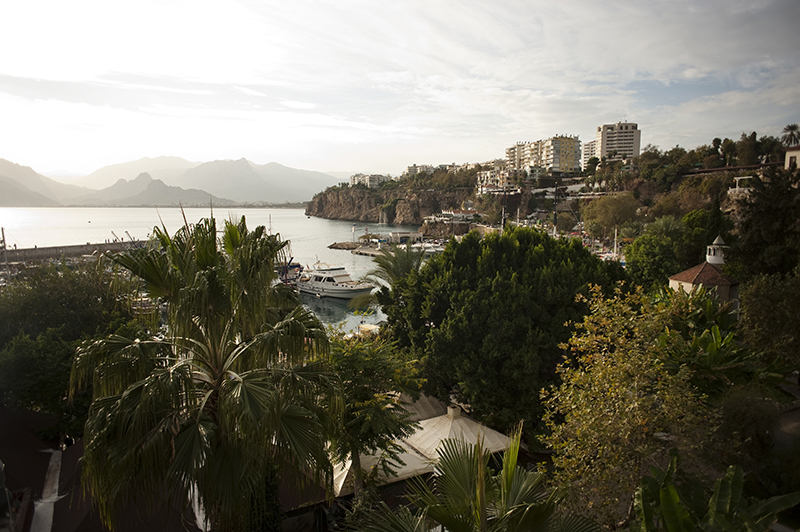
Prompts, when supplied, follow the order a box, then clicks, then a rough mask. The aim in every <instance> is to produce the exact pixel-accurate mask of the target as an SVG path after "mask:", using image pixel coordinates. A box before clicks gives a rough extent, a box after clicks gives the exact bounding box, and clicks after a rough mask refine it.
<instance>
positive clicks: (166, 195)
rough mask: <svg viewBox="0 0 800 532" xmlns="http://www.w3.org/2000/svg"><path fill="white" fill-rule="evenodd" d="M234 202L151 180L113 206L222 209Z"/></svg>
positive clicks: (202, 191) (158, 180)
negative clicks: (135, 192)
mask: <svg viewBox="0 0 800 532" xmlns="http://www.w3.org/2000/svg"><path fill="white" fill-rule="evenodd" d="M234 203H235V202H233V201H231V200H229V199H225V198H218V197H216V196H212V195H211V194H209V193H208V192H206V191H204V190H197V189H194V188H190V189H188V190H185V189H182V188H180V187H171V186H169V185H166V184H164V182H163V181H161V180H160V179H155V180H152V181H151V182H150V183H148V185H147V188H146V189H145V190H143V191H142V192H140V193H139V194H136V195H135V196H131V197H129V198H125V199H121V200H117V201H115V202H113V205H118V206H127V207H136V206H143V205H148V206H149V205H155V206H174V205H183V206H184V207H200V206H208V205H214V206H215V207H216V206H220V207H224V206H228V205H234Z"/></svg>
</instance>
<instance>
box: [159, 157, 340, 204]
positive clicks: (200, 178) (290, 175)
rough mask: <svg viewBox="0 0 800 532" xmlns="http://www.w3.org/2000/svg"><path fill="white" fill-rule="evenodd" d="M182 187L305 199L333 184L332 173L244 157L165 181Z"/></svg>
mask: <svg viewBox="0 0 800 532" xmlns="http://www.w3.org/2000/svg"><path fill="white" fill-rule="evenodd" d="M167 182H169V183H171V184H174V185H178V186H181V187H193V188H201V189H203V190H207V191H209V192H210V193H212V194H216V195H218V196H225V197H228V198H231V199H232V200H234V201H238V202H245V203H258V202H268V203H284V202H293V201H308V200H310V199H311V198H312V197H313V196H314V194H316V193H317V192H320V191H321V190H324V189H325V188H327V187H329V186H331V185H335V184H336V183H337V180H336V178H335V177H333V176H329V175H328V174H323V173H322V172H312V171H309V170H298V169H295V168H289V167H287V166H283V165H281V164H278V163H268V164H263V165H258V164H255V163H252V162H250V161H248V160H247V159H238V160H236V161H231V160H225V161H212V162H208V163H204V164H201V165H199V166H197V167H195V168H192V169H190V170H187V171H186V172H184V174H183V175H182V176H180V178H178V179H176V180H174V181H167Z"/></svg>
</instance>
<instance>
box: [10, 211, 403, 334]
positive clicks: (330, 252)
mask: <svg viewBox="0 0 800 532" xmlns="http://www.w3.org/2000/svg"><path fill="white" fill-rule="evenodd" d="M213 214H214V217H215V218H216V220H217V227H221V226H222V222H223V220H226V219H230V218H233V219H239V218H240V217H241V216H244V217H245V219H246V220H247V226H248V227H250V228H254V227H256V226H257V225H263V226H265V227H267V228H268V229H270V228H271V231H272V233H273V234H275V233H278V234H280V235H281V237H282V238H283V239H284V240H289V241H290V242H291V252H292V255H293V256H294V260H295V261H297V262H300V263H301V264H303V265H309V266H310V265H312V264H314V262H316V261H317V260H320V261H322V262H327V263H331V264H338V265H342V266H345V267H346V268H347V270H348V271H349V272H350V274H351V275H352V276H353V278H359V277H363V276H364V275H365V274H366V273H367V272H368V271H369V270H370V269H371V268H372V266H373V264H372V259H371V258H370V257H364V256H360V255H353V254H352V253H350V252H349V251H342V250H335V249H328V245H330V244H331V243H333V242H344V241H350V240H353V239H354V238H358V236H359V235H363V234H364V232H365V229H368V230H369V232H370V233H381V234H385V235H388V233H389V232H390V231H413V230H416V229H417V227H416V226H413V227H412V226H387V225H381V224H364V223H358V224H356V225H355V226H354V225H353V223H352V222H343V221H338V220H325V219H322V218H314V217H308V216H306V215H305V214H303V210H302V209H230V210H226V209H214V213H213ZM210 215H211V211H210V210H209V209H206V208H194V209H184V210H183V212H181V210H180V209H179V208H177V207H175V208H163V207H162V208H158V209H156V208H144V207H143V208H59V207H40V208H8V207H0V227H3V229H4V231H5V235H6V241H7V244H8V246H9V247H13V246H14V245H16V246H17V247H19V248H32V247H34V246H38V247H46V246H59V245H70V244H86V243H87V242H91V243H96V242H105V241H107V240H108V241H113V240H114V239H116V238H121V239H124V240H129V239H131V238H134V239H146V238H148V236H149V235H150V233H151V232H152V230H153V227H154V226H161V225H162V223H163V225H164V226H165V227H166V228H167V230H168V231H169V232H170V233H173V232H175V230H177V229H178V228H180V227H181V226H182V225H183V224H184V216H185V218H186V221H188V222H189V223H195V222H197V221H199V220H200V219H202V218H207V217H209V216H210ZM304 303H305V304H306V305H307V306H309V307H310V308H311V309H312V310H314V311H315V312H316V313H317V315H318V316H319V317H320V319H322V320H323V321H325V322H326V323H330V324H339V323H342V326H343V328H345V329H347V330H351V329H352V328H353V327H355V326H356V325H358V323H359V322H361V321H362V320H363V321H366V322H367V323H377V322H378V321H380V320H381V319H383V317H384V316H382V315H381V314H377V315H373V316H367V317H363V316H360V315H357V314H356V313H354V312H353V311H352V310H350V309H348V308H347V306H346V304H345V303H342V302H338V301H332V300H317V299H313V298H307V299H306V298H305V296H304Z"/></svg>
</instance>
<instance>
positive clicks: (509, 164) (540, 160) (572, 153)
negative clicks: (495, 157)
mask: <svg viewBox="0 0 800 532" xmlns="http://www.w3.org/2000/svg"><path fill="white" fill-rule="evenodd" d="M580 162H581V141H580V139H579V138H578V136H577V135H557V136H555V137H550V138H548V139H543V140H536V141H533V142H518V143H516V144H515V145H514V146H511V147H510V148H507V149H506V168H508V171H509V172H511V173H518V172H526V173H527V174H528V175H529V176H531V175H536V174H538V173H540V172H542V171H544V172H549V173H575V172H580V170H581V164H580Z"/></svg>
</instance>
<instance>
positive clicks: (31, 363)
mask: <svg viewBox="0 0 800 532" xmlns="http://www.w3.org/2000/svg"><path fill="white" fill-rule="evenodd" d="M106 266H107V263H106V262H98V261H87V262H81V263H77V264H67V263H61V264H49V265H43V266H39V267H37V268H31V269H28V270H25V271H23V272H22V273H21V274H20V275H18V276H17V277H15V278H14V279H13V280H12V281H11V282H10V283H9V285H8V286H6V287H4V288H3V289H2V290H0V404H2V405H4V406H6V407H10V408H17V409H28V410H35V411H39V412H44V413H48V414H52V415H54V416H56V423H55V425H54V426H53V427H51V428H48V429H47V431H46V433H47V435H48V436H50V437H52V438H54V439H56V440H58V439H59V438H60V437H64V436H70V437H79V436H80V435H81V434H82V433H83V426H84V424H85V422H86V416H87V413H88V408H89V399H90V398H89V395H88V394H82V395H81V396H80V397H76V398H75V400H74V401H72V402H69V401H68V400H67V396H68V394H69V376H70V368H71V367H72V360H73V358H74V356H75V349H76V348H77V347H78V346H79V345H80V344H81V343H82V342H83V341H84V340H89V339H92V338H97V337H99V336H105V335H107V334H110V333H112V332H122V331H128V332H129V333H130V334H134V335H135V334H138V329H139V326H138V325H137V324H136V323H134V322H133V316H132V315H131V311H130V300H131V297H130V296H131V294H132V292H131V290H130V288H131V287H130V286H127V283H114V282H113V277H112V275H111V274H110V273H108V272H107V271H106Z"/></svg>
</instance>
